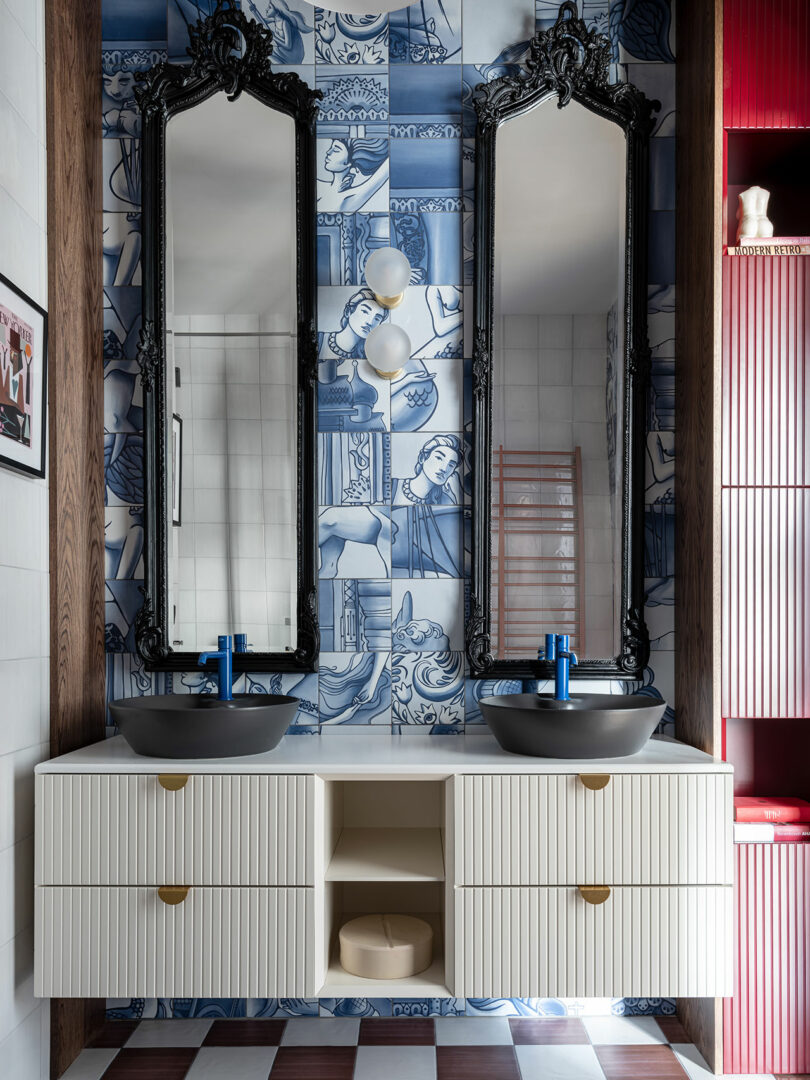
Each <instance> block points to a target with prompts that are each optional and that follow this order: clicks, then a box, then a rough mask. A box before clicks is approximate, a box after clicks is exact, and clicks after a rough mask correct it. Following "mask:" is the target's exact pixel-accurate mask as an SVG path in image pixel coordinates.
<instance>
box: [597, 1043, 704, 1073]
mask: <svg viewBox="0 0 810 1080" xmlns="http://www.w3.org/2000/svg"><path fill="white" fill-rule="evenodd" d="M594 1050H595V1051H596V1056H597V1058H598V1059H599V1064H600V1065H601V1066H602V1072H603V1073H604V1074H605V1080H684V1077H685V1076H686V1072H685V1070H684V1069H682V1068H681V1064H680V1062H679V1061H678V1059H677V1058H676V1057H675V1055H674V1054H673V1053H672V1050H670V1048H669V1047H668V1046H595V1047H594Z"/></svg>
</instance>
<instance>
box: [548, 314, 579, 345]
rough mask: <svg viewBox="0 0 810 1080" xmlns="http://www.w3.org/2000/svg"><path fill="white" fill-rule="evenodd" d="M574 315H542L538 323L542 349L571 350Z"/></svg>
mask: <svg viewBox="0 0 810 1080" xmlns="http://www.w3.org/2000/svg"><path fill="white" fill-rule="evenodd" d="M576 318H578V316H573V315H541V316H540V317H539V322H538V335H539V337H538V340H539V343H540V345H541V347H542V348H547V349H570V348H571V345H572V344H573V335H574V330H573V326H574V320H575V319H576Z"/></svg>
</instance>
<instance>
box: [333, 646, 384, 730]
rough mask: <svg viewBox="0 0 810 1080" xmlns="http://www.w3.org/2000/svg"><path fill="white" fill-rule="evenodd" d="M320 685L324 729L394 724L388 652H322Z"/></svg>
mask: <svg viewBox="0 0 810 1080" xmlns="http://www.w3.org/2000/svg"><path fill="white" fill-rule="evenodd" d="M318 685H319V688H320V722H321V725H322V726H323V725H325V724H328V725H330V726H331V725H335V726H338V725H351V726H357V725H360V724H390V723H391V659H390V656H389V655H388V653H385V652H365V653H360V652H357V653H323V652H322V653H321V655H320V660H319V673H318Z"/></svg>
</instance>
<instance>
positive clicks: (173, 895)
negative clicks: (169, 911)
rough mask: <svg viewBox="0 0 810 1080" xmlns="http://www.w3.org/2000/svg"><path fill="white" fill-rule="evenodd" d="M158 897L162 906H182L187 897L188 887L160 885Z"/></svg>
mask: <svg viewBox="0 0 810 1080" xmlns="http://www.w3.org/2000/svg"><path fill="white" fill-rule="evenodd" d="M158 896H159V897H160V899H161V900H162V901H163V903H164V904H168V905H169V906H170V907H174V906H175V905H176V904H182V903H183V901H184V900H185V898H186V897H187V896H188V885H161V886H160V888H159V889H158Z"/></svg>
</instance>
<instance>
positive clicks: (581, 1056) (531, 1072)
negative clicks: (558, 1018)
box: [515, 1046, 605, 1080]
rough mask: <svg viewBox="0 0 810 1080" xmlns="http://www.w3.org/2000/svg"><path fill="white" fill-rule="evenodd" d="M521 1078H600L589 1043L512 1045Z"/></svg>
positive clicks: (591, 1079)
mask: <svg viewBox="0 0 810 1080" xmlns="http://www.w3.org/2000/svg"><path fill="white" fill-rule="evenodd" d="M515 1054H516V1056H517V1059H518V1065H519V1066H520V1075H521V1077H522V1080H604V1077H605V1074H604V1073H603V1072H602V1068H601V1066H600V1064H599V1059H598V1058H597V1056H596V1051H595V1050H594V1048H593V1047H592V1046H516V1047H515Z"/></svg>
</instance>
